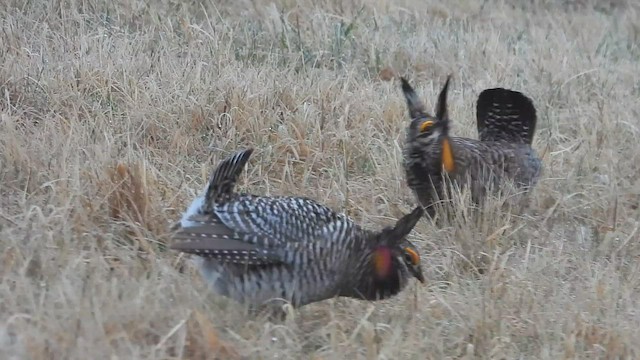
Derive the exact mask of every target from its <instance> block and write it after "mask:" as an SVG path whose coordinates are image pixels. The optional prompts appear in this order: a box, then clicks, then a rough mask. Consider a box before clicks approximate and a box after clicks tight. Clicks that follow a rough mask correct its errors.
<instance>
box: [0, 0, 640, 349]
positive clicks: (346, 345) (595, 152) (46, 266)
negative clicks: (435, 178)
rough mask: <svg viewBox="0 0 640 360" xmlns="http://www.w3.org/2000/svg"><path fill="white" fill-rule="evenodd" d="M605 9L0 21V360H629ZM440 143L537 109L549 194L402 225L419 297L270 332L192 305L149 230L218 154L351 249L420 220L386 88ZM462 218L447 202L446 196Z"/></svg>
mask: <svg viewBox="0 0 640 360" xmlns="http://www.w3.org/2000/svg"><path fill="white" fill-rule="evenodd" d="M630 4H631V2H629V3H626V2H624V1H595V0H593V1H578V0H576V1H566V2H563V1H552V0H547V1H544V0H537V1H531V2H519V1H510V0H503V1H494V0H490V1H484V2H482V1H478V2H473V1H468V0H465V1H459V2H453V1H436V0H399V1H389V0H360V1H354V2H352V3H349V4H347V2H342V1H335V0H317V1H311V0H302V1H300V2H298V3H296V2H295V1H291V0H274V1H262V0H253V1H247V0H237V1H230V0H221V1H194V0H182V1H180V0H158V1H151V2H146V1H140V0H120V1H113V2H112V1H100V0H84V1H80V0H71V1H60V0H54V1H49V2H45V1H27V2H24V1H11V0H9V1H7V2H5V6H3V7H2V8H0V24H1V26H0V27H1V29H0V30H1V31H0V59H1V61H0V353H2V354H1V355H0V358H2V359H87V358H90V359H178V358H188V359H205V358H207V359H212V358H219V359H474V358H477V359H634V358H638V357H640V331H639V330H638V329H639V328H640V310H639V309H640V261H638V260H639V259H640V243H639V241H638V237H639V235H638V228H639V226H640V220H639V216H640V213H639V210H638V205H639V204H638V201H639V195H640V182H639V181H638V180H637V179H638V177H639V175H640V141H638V139H639V138H640V127H639V125H640V122H639V120H638V119H639V115H640V102H639V101H638V99H639V96H640V12H639V11H640V8H639V7H637V5H630ZM394 74H397V75H403V76H406V77H407V78H408V79H409V80H410V81H411V82H412V84H413V85H415V87H416V89H417V91H418V92H419V94H420V95H421V97H422V98H423V99H424V101H425V103H426V105H427V107H428V108H429V109H432V108H433V106H434V104H435V100H436V99H435V97H436V96H437V93H438V91H439V90H440V87H441V86H442V84H443V83H444V80H445V78H446V76H447V75H448V74H453V78H452V84H451V88H450V92H449V104H450V108H449V110H450V115H451V117H452V118H453V121H454V123H453V129H452V132H453V134H455V135H461V136H469V137H476V136H477V135H476V132H475V123H474V121H475V100H476V97H477V96H478V94H479V93H480V91H481V90H483V89H485V88H489V87H496V86H501V87H507V88H512V89H515V90H519V91H523V92H524V93H526V94H527V95H529V96H530V97H531V98H532V99H533V101H534V103H535V105H536V107H537V110H538V130H537V133H536V138H535V140H534V146H535V148H536V150H537V151H538V152H539V153H540V154H543V155H544V174H543V179H542V180H541V181H540V183H539V185H538V187H537V188H536V189H535V191H534V192H533V193H531V196H530V197H529V200H530V201H529V203H528V206H527V207H525V208H524V209H523V210H522V211H511V210H509V207H508V206H503V201H502V200H500V199H495V200H494V201H492V202H490V203H489V204H488V205H487V206H486V208H485V209H484V216H483V217H481V218H480V221H474V220H473V218H470V217H468V216H467V215H468V214H467V213H466V210H464V211H463V210H461V211H460V212H459V213H457V214H456V216H454V217H453V218H452V219H451V220H448V221H446V222H443V223H442V224H438V225H436V224H434V223H431V222H430V221H428V220H424V221H421V222H420V223H419V224H418V226H417V227H416V229H415V230H414V232H413V233H412V235H411V237H410V239H411V240H412V241H414V242H415V243H416V245H417V246H418V247H419V249H420V250H421V252H422V258H423V267H424V271H425V275H426V276H427V278H428V285H427V286H417V285H416V282H415V281H412V283H411V284H410V286H409V287H408V288H407V289H406V290H405V291H404V292H403V293H401V294H400V295H399V296H397V297H395V298H392V299H390V300H386V301H382V302H378V303H368V302H364V301H356V300H350V299H336V300H328V301H324V302H321V303H316V304H312V305H310V306H307V307H303V308H302V309H300V310H297V311H295V312H294V315H295V316H294V317H292V318H290V319H288V320H287V321H285V322H284V323H271V322H266V321H264V320H261V319H256V318H252V317H250V316H248V315H246V314H245V312H244V310H243V309H242V308H241V307H240V306H238V305H237V304H236V303H234V302H232V301H229V300H227V299H224V298H221V297H218V296H215V295H213V294H211V293H210V292H208V291H207V290H206V288H205V285H204V284H203V283H202V281H201V279H200V277H199V275H198V273H197V272H196V271H195V269H194V268H193V267H192V266H191V263H190V262H189V261H187V258H185V257H183V256H179V255H178V254H176V253H174V252H171V251H167V249H166V244H167V243H168V242H169V238H168V227H169V225H170V224H171V223H172V222H173V221H175V220H177V219H178V218H179V216H180V213H181V212H182V211H183V210H184V208H185V207H186V206H187V205H188V203H189V201H190V200H191V199H192V198H193V196H195V195H196V194H197V193H198V192H199V191H200V190H201V189H202V186H203V184H204V183H205V181H206V178H207V176H208V174H209V171H211V169H212V167H213V166H214V165H215V164H216V163H217V162H218V161H220V160H221V159H222V158H223V157H225V156H228V155H229V154H230V152H231V151H234V150H236V149H238V148H241V147H247V146H251V147H255V148H256V152H255V154H254V155H253V157H252V159H251V161H250V164H249V166H248V170H247V172H246V173H245V174H244V175H243V177H242V179H241V188H242V190H246V191H252V192H257V193H261V194H270V195H305V196H308V197H311V198H314V199H317V200H319V201H321V202H324V203H326V204H328V205H329V206H331V207H333V208H334V209H336V210H340V211H344V212H346V213H348V214H349V215H350V216H351V217H352V218H353V219H354V220H356V221H358V222H360V223H362V224H363V225H364V226H366V227H369V228H381V227H382V226H384V225H388V224H391V223H393V222H394V220H395V219H397V218H398V217H399V216H401V215H402V214H403V213H406V212H409V211H410V210H411V209H412V208H413V206H415V204H416V203H415V200H414V198H413V196H412V194H411V193H410V192H409V190H408V188H407V187H406V186H405V183H404V173H403V171H402V167H401V157H402V153H401V147H402V144H403V142H404V131H405V126H406V125H407V123H408V115H407V112H406V107H405V103H404V98H403V97H402V93H401V91H400V87H399V83H398V81H397V77H395V78H392V75H394ZM457 201H460V202H462V201H466V200H465V198H464V197H460V198H459V199H457Z"/></svg>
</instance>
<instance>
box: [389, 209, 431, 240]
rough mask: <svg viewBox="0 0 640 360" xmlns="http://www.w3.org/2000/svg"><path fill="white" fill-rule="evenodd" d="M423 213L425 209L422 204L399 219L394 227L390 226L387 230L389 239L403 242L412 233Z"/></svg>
mask: <svg viewBox="0 0 640 360" xmlns="http://www.w3.org/2000/svg"><path fill="white" fill-rule="evenodd" d="M423 214H424V209H423V208H422V206H416V207H415V208H414V209H413V211H411V212H410V213H408V214H406V215H404V216H403V217H401V218H400V219H398V221H396V224H395V225H394V226H393V228H388V230H389V231H387V232H386V235H387V237H388V239H387V240H389V241H392V242H397V243H400V242H402V241H403V240H404V239H405V237H406V236H407V235H409V233H411V231H412V230H413V228H414V227H415V226H416V224H417V223H418V221H420V219H421V218H422V215H423Z"/></svg>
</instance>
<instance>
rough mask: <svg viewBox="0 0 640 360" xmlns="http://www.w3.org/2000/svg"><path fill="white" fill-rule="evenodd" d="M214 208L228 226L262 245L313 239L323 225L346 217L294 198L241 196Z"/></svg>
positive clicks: (281, 244) (307, 200)
mask: <svg viewBox="0 0 640 360" xmlns="http://www.w3.org/2000/svg"><path fill="white" fill-rule="evenodd" d="M214 211H215V213H216V215H217V216H218V218H219V219H220V221H221V222H222V223H224V224H225V225H226V226H227V227H229V228H230V229H232V230H233V231H236V232H239V233H242V234H244V235H245V236H247V239H246V241H249V242H252V243H254V244H256V245H258V246H260V247H264V248H277V247H282V246H283V245H285V244H289V243H297V242H300V243H306V242H313V241H315V240H316V239H317V238H318V235H319V231H321V229H322V228H323V227H324V226H325V225H326V224H329V223H332V222H334V221H343V220H344V219H345V218H346V216H345V215H342V214H338V213H336V212H334V211H332V210H331V209H329V208H328V207H326V206H323V205H321V204H319V203H317V202H315V201H313V200H310V199H305V198H294V197H280V198H268V197H250V196H242V197H239V198H238V199H236V200H234V201H232V202H228V203H225V204H223V205H218V206H216V207H215V209H214Z"/></svg>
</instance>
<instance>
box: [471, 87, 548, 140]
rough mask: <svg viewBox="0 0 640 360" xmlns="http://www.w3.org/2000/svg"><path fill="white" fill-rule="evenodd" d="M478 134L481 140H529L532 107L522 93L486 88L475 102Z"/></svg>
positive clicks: (533, 120) (533, 125)
mask: <svg viewBox="0 0 640 360" xmlns="http://www.w3.org/2000/svg"><path fill="white" fill-rule="evenodd" d="M476 117H477V128H478V135H479V137H480V140H481V141H506V142H509V143H518V144H529V145H531V143H532V142H533V136H534V132H535V129H536V108H535V107H534V105H533V102H532V101H531V99H529V98H528V97H526V96H525V95H524V94H522V93H520V92H518V91H513V90H508V89H503V88H493V89H486V90H484V91H482V92H481V93H480V95H479V96H478V101H477V104H476Z"/></svg>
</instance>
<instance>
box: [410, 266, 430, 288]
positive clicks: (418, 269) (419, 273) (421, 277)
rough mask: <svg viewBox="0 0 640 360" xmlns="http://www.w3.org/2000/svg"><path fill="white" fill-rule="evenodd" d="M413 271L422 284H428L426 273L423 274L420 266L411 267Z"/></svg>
mask: <svg viewBox="0 0 640 360" xmlns="http://www.w3.org/2000/svg"><path fill="white" fill-rule="evenodd" d="M411 273H412V274H413V276H415V277H416V279H418V281H420V282H421V283H422V284H426V283H427V280H426V279H425V278H424V275H423V274H422V269H420V268H419V267H417V266H416V267H411Z"/></svg>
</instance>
